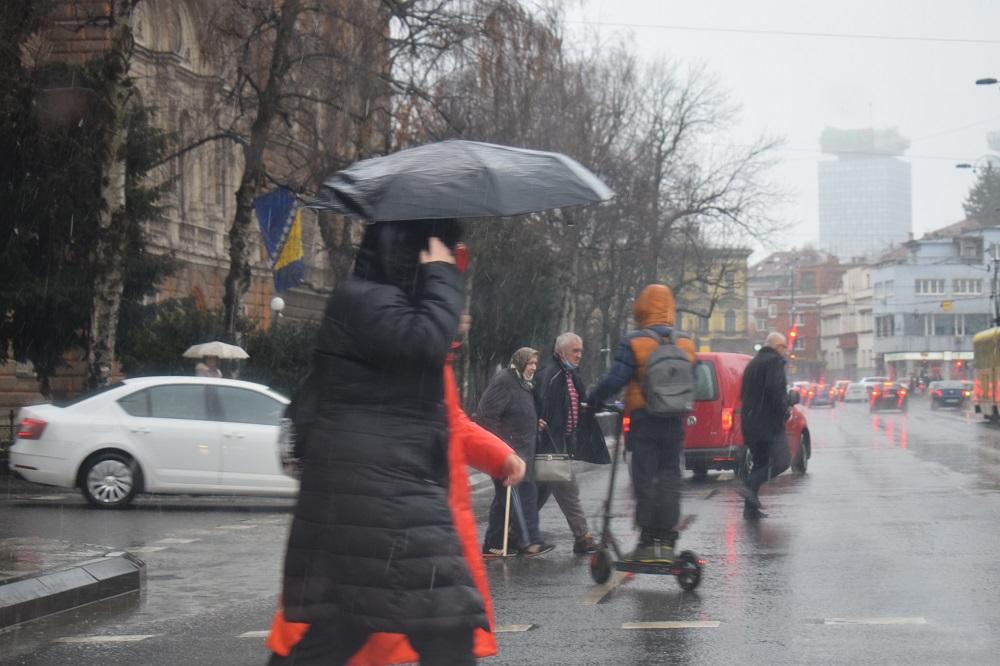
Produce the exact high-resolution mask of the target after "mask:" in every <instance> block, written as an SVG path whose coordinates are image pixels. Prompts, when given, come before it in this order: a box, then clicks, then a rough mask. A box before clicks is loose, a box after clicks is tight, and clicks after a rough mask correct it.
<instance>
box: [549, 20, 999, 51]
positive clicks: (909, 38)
mask: <svg viewBox="0 0 1000 666" xmlns="http://www.w3.org/2000/svg"><path fill="white" fill-rule="evenodd" d="M565 23H569V24H575V25H584V26H594V27H608V28H631V29H644V30H676V31H681V32H718V33H723V34H743V35H761V36H769V37H818V38H823V39H866V40H873V41H893V42H935V43H939V44H975V45H980V46H996V45H1000V40H998V39H970V38H962V37H918V36H915V35H871V34H859V33H848V32H808V31H799V30H764V29H753V28H714V27H709V26H691V25H667V24H664V23H625V22H619V21H589V20H581V19H575V20H569V19H567V20H566V21H565Z"/></svg>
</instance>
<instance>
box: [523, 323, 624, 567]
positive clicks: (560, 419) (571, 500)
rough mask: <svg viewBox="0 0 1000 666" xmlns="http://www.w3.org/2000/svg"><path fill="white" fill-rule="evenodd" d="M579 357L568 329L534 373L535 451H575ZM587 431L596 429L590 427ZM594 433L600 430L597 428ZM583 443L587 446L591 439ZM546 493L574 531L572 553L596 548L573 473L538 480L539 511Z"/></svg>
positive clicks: (580, 392) (578, 420)
mask: <svg viewBox="0 0 1000 666" xmlns="http://www.w3.org/2000/svg"><path fill="white" fill-rule="evenodd" d="M582 357H583V340H582V339H581V338H580V336H579V335H577V334H576V333H571V332H566V333H563V334H561V335H560V336H559V337H558V338H556V343H555V350H554V351H553V354H552V358H551V359H550V360H549V361H548V362H547V363H544V364H543V365H542V366H541V368H539V370H538V372H537V373H536V374H535V382H534V384H535V389H534V393H535V406H536V407H537V409H538V417H539V426H540V435H539V438H538V446H537V449H538V453H570V454H574V453H576V449H577V436H578V434H579V433H578V430H579V427H580V424H581V418H582V411H583V410H582V409H581V405H580V402H581V401H582V400H583V397H584V396H585V395H586V391H585V390H584V386H583V382H582V381H581V380H580V378H579V377H578V376H577V374H576V369H577V367H578V366H579V365H580V359H581V358H582ZM588 432H595V430H594V429H589V430H588ZM596 432H598V433H599V429H598V430H597V431H596ZM586 444H588V445H589V444H590V442H586ZM601 444H602V445H603V442H602V443H601ZM604 453H605V456H606V455H607V448H604ZM581 459H583V458H581ZM549 495H552V496H554V497H555V498H556V502H557V503H558V504H559V508H560V509H561V510H562V512H563V515H564V516H565V517H566V522H567V523H568V524H569V528H570V530H571V531H572V532H573V552H574V553H576V554H578V555H581V554H584V553H592V552H594V551H596V550H597V548H598V545H597V542H596V541H595V540H594V537H593V535H592V534H591V533H590V530H589V529H588V527H587V516H586V515H585V514H584V513H583V507H582V506H581V505H580V487H579V486H578V485H577V482H576V475H575V474H574V475H573V477H572V479H571V480H570V481H569V482H566V483H551V484H547V483H539V484H538V510H539V511H541V509H542V507H543V506H544V505H545V502H546V501H547V500H548V498H549Z"/></svg>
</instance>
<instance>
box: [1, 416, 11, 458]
mask: <svg viewBox="0 0 1000 666" xmlns="http://www.w3.org/2000/svg"><path fill="white" fill-rule="evenodd" d="M13 442H14V410H13V409H12V410H10V411H9V412H7V414H5V415H4V417H3V419H2V420H0V458H2V459H6V458H7V450H8V449H10V445H11V444H12V443H13Z"/></svg>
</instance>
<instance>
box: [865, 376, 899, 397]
mask: <svg viewBox="0 0 1000 666" xmlns="http://www.w3.org/2000/svg"><path fill="white" fill-rule="evenodd" d="M889 381H892V380H891V379H889V378H888V377H862V378H861V383H862V384H864V386H865V399H866V400H867V399H868V397H869V396H870V395H871V393H872V389H873V388H875V387H876V386H878V385H880V384H884V383H885V382H889Z"/></svg>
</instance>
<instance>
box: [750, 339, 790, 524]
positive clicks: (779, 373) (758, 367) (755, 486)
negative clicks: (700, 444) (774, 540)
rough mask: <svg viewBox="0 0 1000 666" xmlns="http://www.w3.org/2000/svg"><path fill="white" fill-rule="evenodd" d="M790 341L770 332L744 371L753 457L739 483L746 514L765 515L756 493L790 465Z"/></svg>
mask: <svg viewBox="0 0 1000 666" xmlns="http://www.w3.org/2000/svg"><path fill="white" fill-rule="evenodd" d="M787 352H788V343H787V342H786V340H785V336H784V335H782V334H781V333H771V334H770V335H768V336H767V340H766V341H765V342H764V346H763V347H761V349H760V351H759V352H757V355H756V356H755V357H754V358H753V360H751V361H750V363H749V364H748V365H747V367H746V370H744V371H743V383H742V386H741V394H742V401H743V408H742V411H741V412H740V414H741V416H742V419H741V421H742V428H743V441H744V442H745V443H746V447H747V449H748V450H749V452H750V455H751V456H752V459H753V470H752V471H751V472H750V475H749V477H748V478H747V479H746V480H745V481H744V483H742V484H741V485H739V486H737V492H738V493H739V494H740V495H741V496H742V497H743V500H744V505H743V517H744V518H747V519H748V520H753V519H758V518H763V517H766V515H767V514H765V513H763V512H762V511H761V504H760V499H759V498H758V496H757V493H758V492H759V491H760V488H761V486H762V485H764V483H765V482H766V481H768V480H770V479H771V477H774V476H777V475H779V474H781V473H782V472H784V471H785V470H786V469H788V465H789V463H790V462H791V454H790V453H789V450H788V438H787V437H786V436H785V420H786V419H787V416H788V393H787V391H788V388H787V386H788V385H787V380H786V379H785V354H786V353H787Z"/></svg>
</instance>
